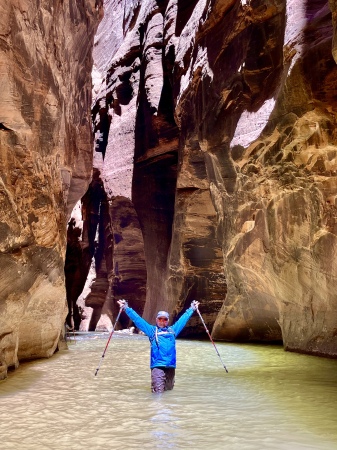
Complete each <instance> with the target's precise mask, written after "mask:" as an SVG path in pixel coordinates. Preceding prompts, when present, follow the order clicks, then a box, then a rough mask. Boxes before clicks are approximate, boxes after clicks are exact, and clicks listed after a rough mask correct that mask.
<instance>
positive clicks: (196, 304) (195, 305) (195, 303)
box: [191, 300, 200, 311]
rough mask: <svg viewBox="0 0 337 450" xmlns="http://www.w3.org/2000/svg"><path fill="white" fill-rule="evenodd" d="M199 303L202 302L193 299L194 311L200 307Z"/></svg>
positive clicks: (192, 306)
mask: <svg viewBox="0 0 337 450" xmlns="http://www.w3.org/2000/svg"><path fill="white" fill-rule="evenodd" d="M199 305H200V302H197V301H196V300H193V302H192V303H191V308H192V309H193V311H196V310H197V309H198V306H199Z"/></svg>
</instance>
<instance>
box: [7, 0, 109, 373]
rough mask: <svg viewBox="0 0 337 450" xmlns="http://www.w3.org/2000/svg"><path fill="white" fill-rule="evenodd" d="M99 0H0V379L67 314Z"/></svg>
mask: <svg viewBox="0 0 337 450" xmlns="http://www.w3.org/2000/svg"><path fill="white" fill-rule="evenodd" d="M101 3H102V2H101V1H100V0H81V1H77V2H63V1H53V2H51V1H49V0H42V1H39V2H30V1H26V0H9V1H7V2H2V4H1V6H0V30H1V31H0V33H1V36H0V66H1V71H0V73H1V75H0V84H1V95H0V211H1V215H0V273H1V275H0V378H3V377H5V376H6V373H7V368H10V367H17V365H18V363H19V360H23V359H31V358H38V357H45V356H50V355H51V354H53V352H54V351H55V349H56V347H57V344H58V340H59V336H60V333H61V330H62V327H63V324H64V319H65V316H66V314H67V307H66V299H65V283H64V259H65V251H66V224H67V220H68V218H69V216H70V212H71V211H72V209H73V207H74V205H75V203H76V201H77V200H78V199H79V198H80V197H81V196H82V195H83V194H84V193H85V191H86V189H87V187H88V183H89V181H90V177H91V171H92V145H93V139H92V130H91V123H90V106H91V98H92V93H91V92H92V91H91V90H92V83H91V68H92V47H93V38H94V35H95V31H96V28H97V25H98V23H99V20H100V18H101V16H102V4H101Z"/></svg>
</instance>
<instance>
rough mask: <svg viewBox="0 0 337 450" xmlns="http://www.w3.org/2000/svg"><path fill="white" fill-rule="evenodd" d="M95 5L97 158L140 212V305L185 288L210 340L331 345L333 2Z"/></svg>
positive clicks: (182, 300)
mask: <svg viewBox="0 0 337 450" xmlns="http://www.w3.org/2000/svg"><path fill="white" fill-rule="evenodd" d="M105 9H106V19H107V20H106V21H105V20H103V21H102V23H101V25H100V29H99V33H98V37H97V40H96V45H95V50H94V57H95V61H96V67H95V71H94V74H95V76H96V83H95V90H94V97H95V102H94V108H93V118H94V122H95V132H96V152H95V156H94V165H96V166H97V167H98V168H99V170H100V173H101V178H102V182H103V184H104V189H105V192H106V194H107V199H108V202H109V201H111V202H114V201H115V199H117V198H124V199H126V200H128V201H130V202H131V205H132V207H133V208H134V210H135V212H136V214H137V217H138V219H139V224H140V228H141V231H142V236H143V239H144V254H145V261H146V267H147V286H146V302H145V307H144V312H143V314H144V317H145V318H146V319H148V320H153V319H154V317H155V312H156V311H157V310H158V309H167V310H169V311H170V312H171V313H172V315H173V318H175V317H177V316H179V314H180V313H181V312H182V311H183V310H184V308H186V307H187V306H188V305H189V304H190V302H191V300H193V299H194V298H196V299H198V300H199V301H200V302H201V306H200V310H201V312H202V313H203V315H204V317H205V320H206V322H207V324H208V326H209V327H210V328H211V329H212V335H213V337H214V338H215V339H223V340H229V341H264V342H272V341H283V343H284V347H285V348H286V349H288V350H293V351H299V352H305V353H311V354H317V355H325V356H331V357H336V356H337V326H336V323H337V296H336V294H335V288H334V283H335V280H336V277H337V271H336V269H337V266H336V265H337V262H336V251H337V235H336V234H337V227H336V217H337V214H336V213H337V207H336V206H337V204H336V198H337V197H336V195H337V177H336V174H337V172H336V170H337V159H336V156H337V147H336V131H335V126H336V106H337V105H336V102H337V97H336V81H337V70H336V62H335V61H334V55H336V44H335V42H336V40H335V37H334V36H335V23H336V17H337V4H336V2H335V1H330V2H327V1H323V0H307V1H302V0H270V1H268V2H266V1H261V0H241V1H239V0H222V1H211V0H199V1H197V0H193V1H184V0H167V1H155V0H146V1H145V0H144V1H139V0H134V1H129V2H127V1H126V2H122V1H118V0H110V1H106V2H105ZM108 16H110V19H109V20H108ZM111 18H112V19H111ZM111 20H113V27H112V22H111ZM112 30H113V31H112ZM112 34H113V35H114V38H115V39H116V40H114V39H112V38H111V36H112ZM110 38H111V39H110ZM112 41H113V42H114V44H113V43H111V42H112ZM129 206H130V203H129ZM119 214H120V216H122V215H123V212H122V210H119ZM185 332H186V334H188V335H192V334H193V335H197V334H201V333H202V332H203V330H202V326H201V325H200V323H199V322H198V318H197V317H193V318H192V320H191V321H190V322H189V325H188V327H187V328H186V330H185Z"/></svg>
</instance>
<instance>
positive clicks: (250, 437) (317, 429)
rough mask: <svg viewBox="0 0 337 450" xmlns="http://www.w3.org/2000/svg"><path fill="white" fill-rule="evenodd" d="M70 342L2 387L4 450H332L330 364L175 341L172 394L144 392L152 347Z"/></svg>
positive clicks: (334, 365)
mask: <svg viewBox="0 0 337 450" xmlns="http://www.w3.org/2000/svg"><path fill="white" fill-rule="evenodd" d="M107 338H108V334H104V333H100V334H99V333H90V334H82V335H79V336H77V337H76V343H75V341H72V342H71V343H70V345H69V350H68V351H65V352H60V353H58V354H56V355H55V356H54V357H53V358H51V359H49V360H39V361H34V362H30V363H25V364H22V365H21V366H20V367H19V368H18V370H17V371H15V372H14V373H11V374H10V376H9V378H8V379H7V380H6V381H4V382H1V383H0V418H1V421H0V436H1V438H0V439H1V445H0V448H1V450H10V449H16V450H17V449H20V450H30V449H32V450H45V449H46V450H47V449H50V450H59V449H65V448H68V449H71V450H79V449H90V450H96V449H97V450H98V449H102V448H104V449H115V448H116V449H117V448H118V449H126V450H128V449H150V450H152V449H153V450H154V449H165V450H166V449H184V450H186V449H193V450H199V449H200V450H201V449H202V450H204V449H206V448H207V449H208V450H218V449H219V450H222V449H230V450H261V449H265V450H272V449H284V450H302V449H303V450H304V449H315V450H337V361H336V360H329V359H324V358H316V357H312V356H306V355H298V354H295V353H288V352H284V351H283V349H282V348H281V347H274V346H258V345H235V344H226V343H217V348H218V350H219V353H220V354H221V357H222V359H223V361H224V362H225V364H226V366H227V369H228V371H229V373H226V371H225V370H224V368H223V367H222V365H221V361H220V360H219V358H218V356H217V354H216V352H215V350H214V348H213V346H212V344H211V343H210V342H209V341H205V342H199V341H189V340H178V342H177V353H178V368H177V371H176V385H175V388H174V390H173V391H170V392H165V393H164V394H152V393H151V392H150V370H149V343H148V339H147V338H146V337H144V336H138V335H134V336H128V335H123V334H114V335H113V338H112V340H111V342H110V345H109V348H108V350H107V353H106V355H105V358H104V360H103V362H102V364H101V366H100V370H99V372H98V375H97V376H96V377H95V376H94V374H95V370H96V368H97V366H98V364H99V362H100V359H101V356H102V353H103V350H104V347H105V344H106V342H107Z"/></svg>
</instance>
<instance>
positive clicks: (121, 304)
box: [117, 299, 129, 311]
mask: <svg viewBox="0 0 337 450" xmlns="http://www.w3.org/2000/svg"><path fill="white" fill-rule="evenodd" d="M117 303H118V304H119V307H120V308H121V309H122V310H123V311H124V310H125V309H126V308H128V307H129V305H128V302H127V301H126V300H123V299H121V300H117Z"/></svg>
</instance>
